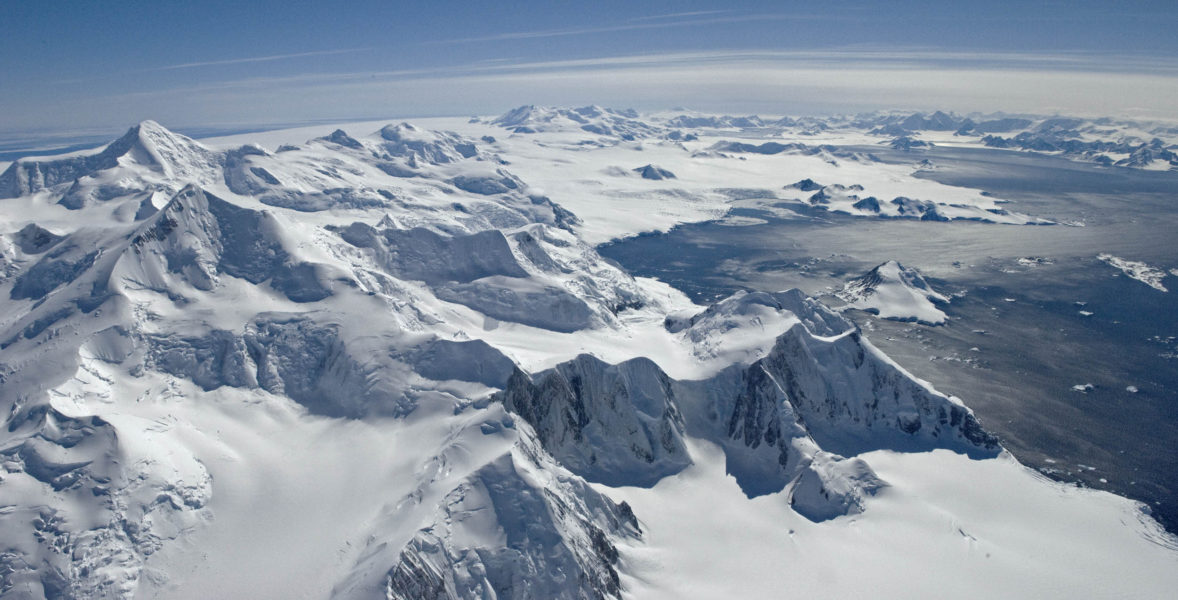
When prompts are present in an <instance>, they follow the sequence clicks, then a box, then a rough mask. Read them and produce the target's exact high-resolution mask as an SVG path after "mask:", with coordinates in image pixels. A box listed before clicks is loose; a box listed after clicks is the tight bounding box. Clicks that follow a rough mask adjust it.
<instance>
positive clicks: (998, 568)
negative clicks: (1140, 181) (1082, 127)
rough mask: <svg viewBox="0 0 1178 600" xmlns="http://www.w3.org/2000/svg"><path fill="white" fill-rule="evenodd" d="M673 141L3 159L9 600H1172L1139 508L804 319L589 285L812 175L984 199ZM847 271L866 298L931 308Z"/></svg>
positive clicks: (281, 135) (529, 128)
mask: <svg viewBox="0 0 1178 600" xmlns="http://www.w3.org/2000/svg"><path fill="white" fill-rule="evenodd" d="M697 119H704V117H702V116H699V115H694V116H690V118H683V119H676V118H675V117H673V116H672V117H642V116H640V115H637V114H636V113H633V112H629V111H616V110H609V109H601V108H597V107H586V108H583V109H538V108H536V107H525V108H521V109H518V110H516V111H512V112H511V113H508V114H507V115H504V116H503V117H501V118H500V119H497V120H490V119H488V120H484V119H478V120H475V122H465V121H457V120H450V121H436V122H433V123H434V124H438V125H444V127H438V128H425V127H420V126H416V125H409V124H405V123H392V124H389V123H379V124H377V123H371V124H368V125H365V126H363V127H355V126H348V127H347V129H345V128H342V127H335V126H329V127H323V128H310V129H300V130H295V131H293V132H271V133H267V134H261V135H260V136H259V138H260V139H261V140H262V143H264V144H266V145H265V146H263V145H259V144H252V143H245V142H246V141H247V140H243V139H240V138H238V139H230V140H220V141H217V142H216V143H214V144H210V145H206V144H203V143H200V142H197V141H194V140H191V139H188V138H185V137H183V136H180V135H177V134H174V133H172V132H169V131H167V130H166V129H164V128H163V127H161V126H159V125H158V124H155V123H151V122H144V123H142V124H140V125H138V126H136V127H133V128H131V130H130V131H128V133H127V135H125V136H123V137H122V138H120V139H119V140H116V141H115V142H112V143H111V144H110V145H108V146H106V147H105V148H103V149H99V150H96V151H93V152H82V153H75V154H72V155H69V156H64V157H57V158H42V159H35V160H32V159H26V160H20V161H16V162H14V163H12V165H10V166H9V168H8V170H7V171H5V173H4V174H3V175H2V176H0V184H2V187H0V189H2V190H3V194H0V195H4V196H6V197H5V198H3V199H0V203H3V206H4V210H3V211H0V234H2V235H0V297H2V298H4V300H3V302H0V403H2V404H3V406H0V408H2V409H3V414H4V415H5V422H4V425H5V426H4V427H3V428H2V429H0V534H2V535H0V539H3V540H4V541H5V544H4V547H3V548H0V597H2V598H30V597H31V598H38V597H49V598H59V597H66V598H69V597H78V598H91V597H110V598H132V597H166V598H198V597H199V598H205V597H210V596H212V597H271V598H289V597H306V598H332V597H335V598H404V599H408V598H488V597H498V598H618V597H634V598H646V597H700V598H706V597H716V596H717V595H726V594H729V593H731V592H744V593H748V594H750V595H755V596H761V595H775V594H776V592H775V590H778V591H779V590H780V589H783V588H785V587H789V588H790V589H796V590H799V591H802V592H808V593H811V594H812V595H814V596H818V597H823V596H845V595H857V594H860V593H862V592H865V591H866V590H869V589H875V590H877V592H878V593H877V595H880V596H883V597H892V596H895V597H910V596H911V595H913V594H916V595H924V594H926V593H931V592H932V591H934V590H942V591H943V590H944V589H948V586H950V585H955V586H962V585H965V586H969V588H968V589H971V590H972V589H978V590H987V591H989V592H992V593H994V594H996V595H1002V596H1005V597H1043V596H1053V595H1062V594H1064V593H1067V592H1074V591H1076V590H1097V591H1104V590H1110V589H1111V587H1110V586H1111V584H1110V583H1109V582H1111V581H1122V580H1121V578H1122V577H1123V576H1125V575H1126V574H1128V575H1130V576H1131V578H1130V579H1127V580H1123V581H1122V583H1121V584H1120V585H1122V586H1124V587H1123V590H1124V591H1126V593H1128V594H1129V595H1134V594H1135V595H1138V596H1141V597H1160V596H1163V595H1164V594H1165V593H1166V592H1167V591H1168V590H1171V589H1173V587H1174V586H1175V584H1178V579H1176V575H1175V574H1176V573H1178V569H1175V568H1173V567H1175V566H1178V551H1176V550H1175V540H1174V539H1173V538H1172V537H1170V536H1168V535H1166V534H1164V533H1163V532H1161V530H1160V529H1159V528H1158V526H1157V524H1156V523H1154V522H1153V521H1152V520H1150V519H1149V518H1148V516H1147V515H1146V513H1145V512H1144V510H1145V509H1144V507H1142V506H1140V505H1137V504H1135V503H1132V502H1130V501H1128V500H1125V499H1122V498H1117V497H1115V496H1111V495H1108V494H1104V493H1097V492H1091V491H1088V490H1081V489H1076V488H1066V487H1061V486H1059V485H1057V484H1053V483H1050V482H1047V481H1046V480H1043V479H1042V478H1039V477H1037V476H1035V475H1034V474H1033V473H1032V472H1030V471H1029V470H1027V469H1025V468H1024V467H1022V466H1021V465H1019V464H1018V463H1017V462H1016V461H1014V460H1013V459H1012V458H1011V457H1010V456H1009V455H1007V454H1005V453H1004V452H1003V451H1002V450H1001V448H1000V447H999V446H998V444H997V440H996V439H995V438H994V437H993V436H991V435H990V434H988V433H987V432H985V431H984V429H983V428H982V424H981V423H979V422H978V421H977V419H976V418H975V417H974V416H973V414H972V413H971V412H970V411H969V409H968V408H966V407H965V406H964V405H963V404H962V403H961V401H960V400H958V399H956V398H951V397H946V396H945V395H943V394H940V393H938V392H936V391H935V390H933V389H932V388H931V387H930V386H929V385H928V384H926V383H924V382H921V381H919V380H917V379H915V378H913V377H912V376H911V375H910V374H908V373H907V372H905V371H904V370H903V369H902V368H900V367H899V366H898V365H896V364H895V363H894V362H892V361H891V360H889V359H888V358H887V357H886V356H884V355H883V354H882V353H880V352H879V351H878V350H877V349H875V348H874V347H873V346H872V345H871V344H870V342H869V341H867V340H866V339H865V338H863V337H862V336H861V335H860V334H859V332H858V331H857V330H856V329H855V328H854V327H853V325H852V324H851V323H850V322H849V321H846V320H845V319H843V318H842V317H840V316H839V315H838V314H837V313H835V312H832V311H830V310H828V309H826V308H824V307H823V306H822V305H821V304H819V303H817V302H815V301H814V300H813V299H810V298H806V297H805V296H804V295H803V294H801V293H800V292H798V291H796V290H793V291H787V292H777V293H766V292H748V293H745V292H741V293H738V294H736V295H734V296H732V297H730V298H727V299H723V300H721V301H720V302H718V303H716V304H714V305H712V306H709V307H704V306H696V305H694V304H692V303H691V302H690V301H689V300H687V298H686V297H685V296H683V295H682V294H681V293H679V292H677V291H675V290H673V289H671V288H669V287H668V286H666V285H663V284H661V283H659V282H656V281H651V280H646V279H641V278H635V277H632V276H631V275H629V274H628V273H626V272H624V271H623V270H621V269H620V268H619V267H617V266H616V265H614V264H611V263H610V262H608V261H605V260H603V259H602V258H601V257H600V256H599V255H598V254H597V252H596V251H595V250H594V246H593V244H594V243H596V242H600V241H604V240H607V239H611V238H613V237H616V236H620V235H631V234H635V233H638V232H640V231H644V230H647V229H652V228H662V227H668V226H671V225H674V224H675V223H679V222H683V221H686V220H698V219H705V218H715V217H719V216H722V215H723V214H724V213H725V212H726V211H727V210H729V208H731V207H732V206H738V205H741V204H742V203H744V204H745V205H749V204H750V203H751V204H758V203H760V205H762V206H765V207H766V208H767V209H768V208H772V206H773V205H774V203H776V202H778V201H783V202H787V203H788V202H789V201H790V200H789V199H788V198H785V197H784V196H785V195H783V196H778V195H777V192H776V190H781V189H785V188H784V187H783V186H785V185H787V184H788V183H789V182H790V181H797V180H798V179H801V178H803V177H808V176H810V175H813V176H814V179H815V180H817V181H825V182H830V183H828V184H827V186H826V187H824V188H822V190H827V189H835V188H831V187H830V186H832V185H839V186H843V187H842V188H840V189H843V190H844V191H846V190H851V188H852V186H855V185H859V186H862V187H863V191H868V190H873V188H875V189H877V190H878V191H877V192H876V191H873V193H878V194H880V195H881V196H883V195H893V194H894V195H895V196H900V195H902V194H908V196H906V197H910V196H911V197H937V198H939V200H937V201H936V202H934V203H933V205H935V206H936V207H938V208H937V210H941V209H940V207H941V206H942V205H944V206H947V207H948V206H950V205H951V204H961V205H962V206H967V208H968V209H969V210H971V211H972V210H975V209H976V210H988V209H990V208H995V206H996V204H995V201H994V199H992V198H987V197H983V196H980V195H979V194H977V192H976V191H974V190H963V189H958V188H951V187H948V186H941V185H939V184H934V183H932V182H929V181H927V180H922V179H918V178H915V177H912V176H911V169H910V168H908V167H905V168H899V167H896V166H895V165H893V166H887V165H883V164H879V163H875V162H873V161H870V160H869V159H867V160H863V157H860V156H857V155H847V156H839V155H836V154H832V153H831V152H829V151H827V150H824V149H820V150H819V151H817V152H811V151H810V150H809V149H808V148H809V146H807V149H805V150H804V151H801V152H798V153H788V152H783V153H774V154H758V153H749V154H750V155H749V156H745V157H743V158H744V160H742V159H741V158H740V157H735V156H721V155H720V154H724V153H716V152H715V151H713V150H709V148H713V147H714V145H715V144H716V143H717V142H718V141H722V140H718V139H716V135H717V133H716V132H720V133H719V134H718V135H722V136H724V137H739V136H750V137H755V136H758V135H761V134H762V132H761V130H763V129H764V128H765V127H766V126H767V123H769V126H774V127H791V128H793V127H805V128H815V127H817V125H816V123H814V122H802V121H790V122H789V123H788V124H782V122H776V121H766V120H761V119H757V120H752V119H746V120H743V121H741V120H737V119H733V118H719V117H714V118H713V120H710V121H709V120H707V119H704V120H702V121H700V120H697ZM688 127H690V128H693V129H697V131H696V132H692V133H691V134H690V135H687V134H684V133H682V132H680V134H679V135H674V132H675V131H678V129H676V128H688ZM348 131H351V133H349V132H348ZM816 131H817V130H816ZM689 137H693V138H694V139H688V138H689ZM676 138H678V139H676ZM638 153H641V154H640V155H639V154H638ZM639 156H641V158H639ZM831 161H833V162H834V163H836V164H831ZM644 165H658V167H657V169H659V170H660V171H667V172H673V173H675V178H673V179H672V178H667V177H663V178H661V179H652V178H646V177H643V176H642V175H641V173H636V172H635V171H634V169H639V170H640V171H641V170H642V169H643V166H644ZM615 167H616V168H615ZM654 168H655V167H653V166H652V167H651V169H654ZM905 169H907V171H905ZM816 185H817V184H816ZM736 188H740V189H744V190H745V191H744V192H740V191H733V190H735V189H736ZM749 189H757V190H766V191H767V192H768V195H763V194H760V193H748V192H747V190H749ZM793 189H800V188H793ZM790 193H792V192H790ZM963 210H964V209H963ZM991 214H994V213H991ZM865 218H872V217H870V216H867V217H865ZM1020 219H1021V221H1020ZM1012 220H1013V221H1014V222H1031V221H1033V218H1030V217H1027V218H1025V219H1024V218H1022V217H1017V218H1015V217H1012ZM996 221H997V219H996ZM929 226H935V224H930V225H929ZM992 226H1001V225H998V224H995V225H992ZM889 265H892V267H894V268H892V267H889ZM885 267H887V268H885ZM881 269H883V271H881ZM877 271H880V273H879V279H880V282H885V280H886V282H885V283H883V284H881V283H880V282H877V283H876V284H874V287H873V293H874V295H875V296H876V297H883V296H887V298H891V296H890V294H891V292H890V291H889V290H890V288H888V287H887V286H888V285H899V286H901V288H902V289H901V290H900V291H902V292H903V294H900V300H903V302H901V301H900V300H895V299H889V300H888V302H887V303H885V304H886V305H887V306H895V305H897V304H903V305H904V308H905V310H912V309H913V307H914V306H915V307H916V308H917V309H919V310H926V309H927V307H925V306H924V305H923V304H920V301H923V302H926V303H927V302H930V299H935V298H936V294H935V292H932V291H931V290H929V289H928V288H927V286H926V285H924V286H922V285H921V284H922V282H923V280H922V279H920V278H919V276H918V275H913V274H912V273H911V272H908V271H905V270H903V269H901V268H900V267H899V265H894V264H893V263H888V264H885V265H883V266H881V268H880V269H877ZM892 271H895V273H893V272H892ZM881 290H882V291H881ZM904 294H907V296H905V295H904ZM881 312H882V310H881ZM918 312H919V311H918ZM921 314H923V313H921ZM897 548H900V549H903V552H897V551H896V549H897ZM983 556H984V557H985V558H983ZM901 560H904V561H905V562H906V563H907V564H912V563H911V560H920V561H923V562H922V564H924V565H925V569H924V571H926V572H927V574H928V575H927V576H925V577H919V578H915V579H913V580H908V579H903V580H901V579H897V578H895V577H894V573H895V572H897V569H899V568H901V565H900V561H901ZM865 565H873V566H870V567H867V566H865Z"/></svg>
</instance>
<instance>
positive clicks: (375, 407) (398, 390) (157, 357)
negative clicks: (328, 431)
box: [145, 314, 502, 418]
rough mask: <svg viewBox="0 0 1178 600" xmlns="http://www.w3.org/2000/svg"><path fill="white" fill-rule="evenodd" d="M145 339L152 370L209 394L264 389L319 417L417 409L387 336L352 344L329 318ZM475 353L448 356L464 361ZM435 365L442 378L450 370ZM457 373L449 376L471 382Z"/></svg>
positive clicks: (274, 319) (280, 319)
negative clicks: (225, 388) (195, 335)
mask: <svg viewBox="0 0 1178 600" xmlns="http://www.w3.org/2000/svg"><path fill="white" fill-rule="evenodd" d="M145 341H146V343H147V354H146V357H145V366H146V367H147V368H149V369H153V370H158V371H162V372H164V373H169V374H172V375H176V376H179V377H184V378H187V379H191V380H192V381H193V382H194V383H196V384H197V385H199V386H200V387H201V388H203V389H205V390H214V389H217V388H219V387H221V386H230V387H238V388H246V389H251V388H261V389H264V390H266V391H268V392H270V393H272V394H277V395H283V396H287V397H289V398H291V399H292V400H294V401H295V402H298V403H300V404H302V405H303V406H305V407H307V409H308V410H310V411H311V412H314V413H318V414H324V415H330V416H346V417H352V418H359V417H364V416H367V415H398V414H400V415H403V414H407V413H409V412H411V411H412V409H413V408H414V406H415V397H414V395H413V393H412V390H410V389H409V388H410V385H409V381H410V380H411V377H412V371H411V369H410V367H409V365H407V364H405V363H403V362H400V361H398V360H396V359H395V358H394V357H393V352H394V350H395V348H394V347H393V346H392V345H391V344H390V345H386V346H384V347H383V348H382V347H381V346H380V345H379V344H380V343H381V341H380V339H370V338H362V339H355V338H353V339H347V338H345V337H344V336H343V335H342V333H341V331H340V327H339V326H338V325H336V324H333V323H331V319H330V318H329V317H327V316H320V317H319V318H318V319H312V318H309V317H307V316H304V315H298V314H295V315H278V314H274V315H261V316H259V317H258V318H257V319H255V320H253V321H252V322H250V323H249V324H248V325H247V326H246V327H245V328H244V330H243V331H241V332H240V333H234V332H229V331H223V330H214V331H211V332H209V333H208V334H207V335H205V336H203V337H198V338H191V337H182V336H180V335H177V334H149V335H147V336H146V340H145ZM374 344H376V346H375V347H374V346H373V345H374ZM434 356H437V355H434ZM442 356H443V357H446V356H447V355H445V354H444V355H442ZM473 356H474V355H473V353H464V352H461V351H452V352H451V353H449V357H453V358H458V359H465V358H473ZM473 366H474V365H472V367H473ZM433 368H434V369H435V371H434V372H437V373H440V371H438V370H440V369H444V368H445V367H444V366H442V365H435V366H434V367H433ZM500 368H501V369H502V366H501V367H500ZM451 369H452V371H451V372H450V377H449V378H452V379H466V378H467V377H468V375H467V373H464V372H460V371H457V370H456V369H453V368H452V367H451ZM471 370H472V371H473V370H474V369H473V368H472V369H471ZM475 377H478V378H479V379H486V378H487V375H477V374H476V375H475Z"/></svg>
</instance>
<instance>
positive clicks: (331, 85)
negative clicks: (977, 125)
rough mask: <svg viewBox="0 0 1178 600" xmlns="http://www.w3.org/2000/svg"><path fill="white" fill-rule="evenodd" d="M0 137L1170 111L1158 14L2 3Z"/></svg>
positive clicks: (910, 4)
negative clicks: (481, 121) (545, 114)
mask: <svg viewBox="0 0 1178 600" xmlns="http://www.w3.org/2000/svg"><path fill="white" fill-rule="evenodd" d="M3 13H4V18H3V19H0V74H2V77H3V84H2V85H0V137H2V136H3V132H7V134H8V137H10V138H11V137H12V135H13V134H14V132H22V131H28V132H38V133H39V134H44V133H48V132H52V131H59V132H70V133H73V134H77V133H80V132H87V131H89V132H94V133H105V132H112V131H118V130H120V129H123V128H125V127H126V126H128V125H129V124H132V123H134V122H137V121H139V120H142V119H147V118H152V119H156V120H159V121H161V122H162V123H164V124H165V125H167V126H169V127H173V128H180V129H184V128H187V129H190V130H196V129H200V128H205V127H207V128H217V127H248V126H254V125H268V124H277V123H296V122H304V121H310V120H332V119H337V120H347V119H358V118H370V117H371V118H383V117H397V116H425V115H441V114H492V113H499V112H502V111H504V110H506V109H508V108H510V107H512V106H515V105H518V104H522V103H531V102H535V103H558V104H587V103H599V104H608V105H615V106H632V107H636V108H639V109H654V108H669V107H672V106H688V107H692V108H698V109H701V110H725V111H733V112H760V113H769V114H786V113H791V114H792V113H821V112H848V111H858V110H870V109H877V108H878V109H887V108H901V109H907V108H912V109H927V108H936V107H943V108H947V109H952V110H958V111H963V112H966V111H973V110H983V111H991V110H1006V111H1016V112H1017V111H1027V112H1031V111H1034V112H1043V111H1058V112H1076V113H1085V114H1111V115H1113V116H1121V115H1125V116H1150V117H1167V118H1178V109H1175V108H1174V107H1173V106H1172V105H1173V104H1175V103H1174V102H1173V101H1172V98H1173V97H1175V96H1174V94H1175V93H1178V35H1175V33H1174V31H1175V30H1178V2H1173V1H1169V2H1118V3H1112V2H1085V1H1077V2H1039V3H1030V2H979V1H974V2H951V1H944V0H943V1H941V2H923V1H922V2H914V1H899V2H886V3H884V2H862V1H848V2H822V3H818V2H731V1H730V2H722V3H721V2H646V3H643V2H613V1H599V2H592V3H566V2H531V1H518V2H447V1H435V2H414V3H408V2H376V1H357V2H349V3H333V2H301V1H297V0H288V1H286V2H267V1H257V2H240V1H238V2H221V1H199V2H198V1H183V2H182V1H164V2H158V1H157V2H138V1H124V2H95V1H84V0H56V1H53V2H40V1H31V0H8V1H7V2H5V6H4V10H3Z"/></svg>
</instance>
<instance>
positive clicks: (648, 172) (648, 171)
mask: <svg viewBox="0 0 1178 600" xmlns="http://www.w3.org/2000/svg"><path fill="white" fill-rule="evenodd" d="M634 172H635V173H638V174H639V175H641V176H642V178H643V179H651V180H654V181H660V180H663V179H675V174H674V173H672V172H670V171H668V170H666V169H664V168H662V167H656V166H654V165H646V166H643V167H638V168H637V169H634Z"/></svg>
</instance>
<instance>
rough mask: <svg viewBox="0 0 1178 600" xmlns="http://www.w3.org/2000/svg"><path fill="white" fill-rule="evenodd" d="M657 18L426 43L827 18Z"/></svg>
mask: <svg viewBox="0 0 1178 600" xmlns="http://www.w3.org/2000/svg"><path fill="white" fill-rule="evenodd" d="M723 12H726V11H698V12H694V13H678V14H679V15H708V14H721V13H723ZM675 16H676V15H675V14H671V15H663V16H662V17H661V18H673V17H675ZM658 18H659V17H648V18H646V20H645V21H641V20H640V19H641V18H640V19H631V20H630V22H628V23H624V24H620V25H602V26H599V27H579V28H578V27H573V28H568V29H543V30H536V31H514V32H508V33H498V34H495V35H487V36H478V37H467V38H454V39H448V40H436V41H431V42H426V43H427V44H430V45H445V44H474V43H483V42H505V41H512V40H528V39H538V38H553V37H567V36H579V35H593V34H599V33H616V32H622V31H639V30H644V29H668V28H672V27H698V26H702V25H720V24H731V23H748V22H754V21H808V20H814V19H825V18H829V17H825V16H820V15H809V14H806V15H800V14H799V15H787V14H753V15H733V16H728V17H710V18H705V19H694V18H693V19H680V20H672V21H659V20H657V19H658Z"/></svg>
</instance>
